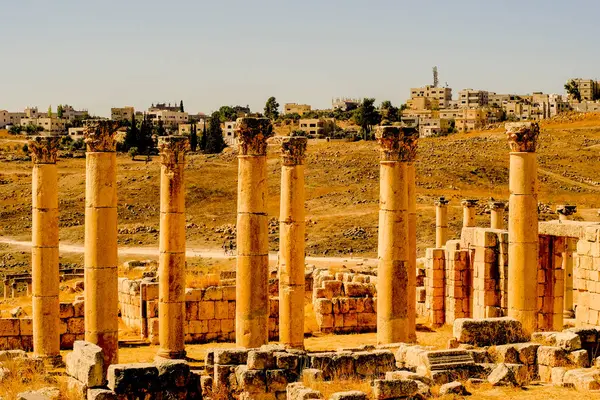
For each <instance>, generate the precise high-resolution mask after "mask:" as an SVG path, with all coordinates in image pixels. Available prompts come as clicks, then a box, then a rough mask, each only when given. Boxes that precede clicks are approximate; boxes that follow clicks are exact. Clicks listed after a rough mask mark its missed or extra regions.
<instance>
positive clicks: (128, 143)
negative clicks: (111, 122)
mask: <svg viewBox="0 0 600 400" xmlns="http://www.w3.org/2000/svg"><path fill="white" fill-rule="evenodd" d="M139 140H140V134H139V130H138V127H137V122H136V120H135V116H133V115H132V116H131V123H130V124H129V126H128V127H127V132H126V133H125V142H124V143H123V147H124V148H123V150H129V149H131V148H132V147H138V150H139Z"/></svg>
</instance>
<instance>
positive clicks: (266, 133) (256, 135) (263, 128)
mask: <svg viewBox="0 0 600 400" xmlns="http://www.w3.org/2000/svg"><path fill="white" fill-rule="evenodd" d="M235 136H236V137H237V139H238V149H239V150H238V151H239V155H242V156H265V155H267V139H268V138H269V137H271V136H273V125H271V120H270V119H268V118H256V117H244V118H238V119H237V121H236V126H235Z"/></svg>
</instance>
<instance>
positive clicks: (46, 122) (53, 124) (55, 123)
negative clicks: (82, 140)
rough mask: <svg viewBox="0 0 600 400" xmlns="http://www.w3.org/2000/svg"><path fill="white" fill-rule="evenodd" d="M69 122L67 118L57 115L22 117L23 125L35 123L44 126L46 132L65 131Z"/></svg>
mask: <svg viewBox="0 0 600 400" xmlns="http://www.w3.org/2000/svg"><path fill="white" fill-rule="evenodd" d="M67 122H68V120H67V119H66V118H56V117H38V118H22V119H21V126H27V125H35V126H39V127H41V128H43V129H44V131H46V132H63V131H65V129H66V126H67Z"/></svg>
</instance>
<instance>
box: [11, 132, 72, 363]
mask: <svg viewBox="0 0 600 400" xmlns="http://www.w3.org/2000/svg"><path fill="white" fill-rule="evenodd" d="M59 141H60V138H59V137H58V136H38V137H36V138H34V139H32V140H30V141H29V151H30V152H31V159H32V161H33V173H32V185H31V194H32V216H31V219H32V227H31V228H32V229H31V231H32V240H31V243H32V246H31V284H32V307H33V352H34V354H35V355H36V356H37V357H41V358H43V359H44V360H45V361H47V362H49V363H50V364H52V365H58V364H60V363H61V361H62V358H61V356H60V328H59V326H60V318H59V299H58V294H59V264H58V171H57V168H56V159H57V153H58V147H59ZM5 290H6V289H5Z"/></svg>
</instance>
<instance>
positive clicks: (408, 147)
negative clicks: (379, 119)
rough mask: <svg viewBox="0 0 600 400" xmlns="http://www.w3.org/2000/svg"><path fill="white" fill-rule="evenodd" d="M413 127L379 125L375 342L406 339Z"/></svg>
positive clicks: (413, 145)
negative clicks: (409, 165)
mask: <svg viewBox="0 0 600 400" xmlns="http://www.w3.org/2000/svg"><path fill="white" fill-rule="evenodd" d="M417 137H418V135H417V134H416V131H415V130H414V129H411V130H409V129H406V130H404V129H403V128H401V127H397V126H380V127H378V129H377V132H376V138H377V142H378V143H379V145H380V147H381V161H380V169H379V170H380V178H379V179H380V184H379V193H380V195H379V239H378V243H379V246H378V247H379V248H378V256H379V266H378V280H377V342H378V343H380V344H384V343H395V342H407V341H409V340H410V338H411V332H410V331H409V329H410V325H409V322H408V320H409V315H410V312H409V308H410V307H416V304H412V303H409V293H408V287H409V286H410V278H409V275H410V274H411V273H415V271H411V270H410V262H409V239H408V234H409V231H408V204H409V200H408V171H407V169H408V166H407V164H408V163H409V162H412V161H413V160H414V157H415V154H416V148H417Z"/></svg>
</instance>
